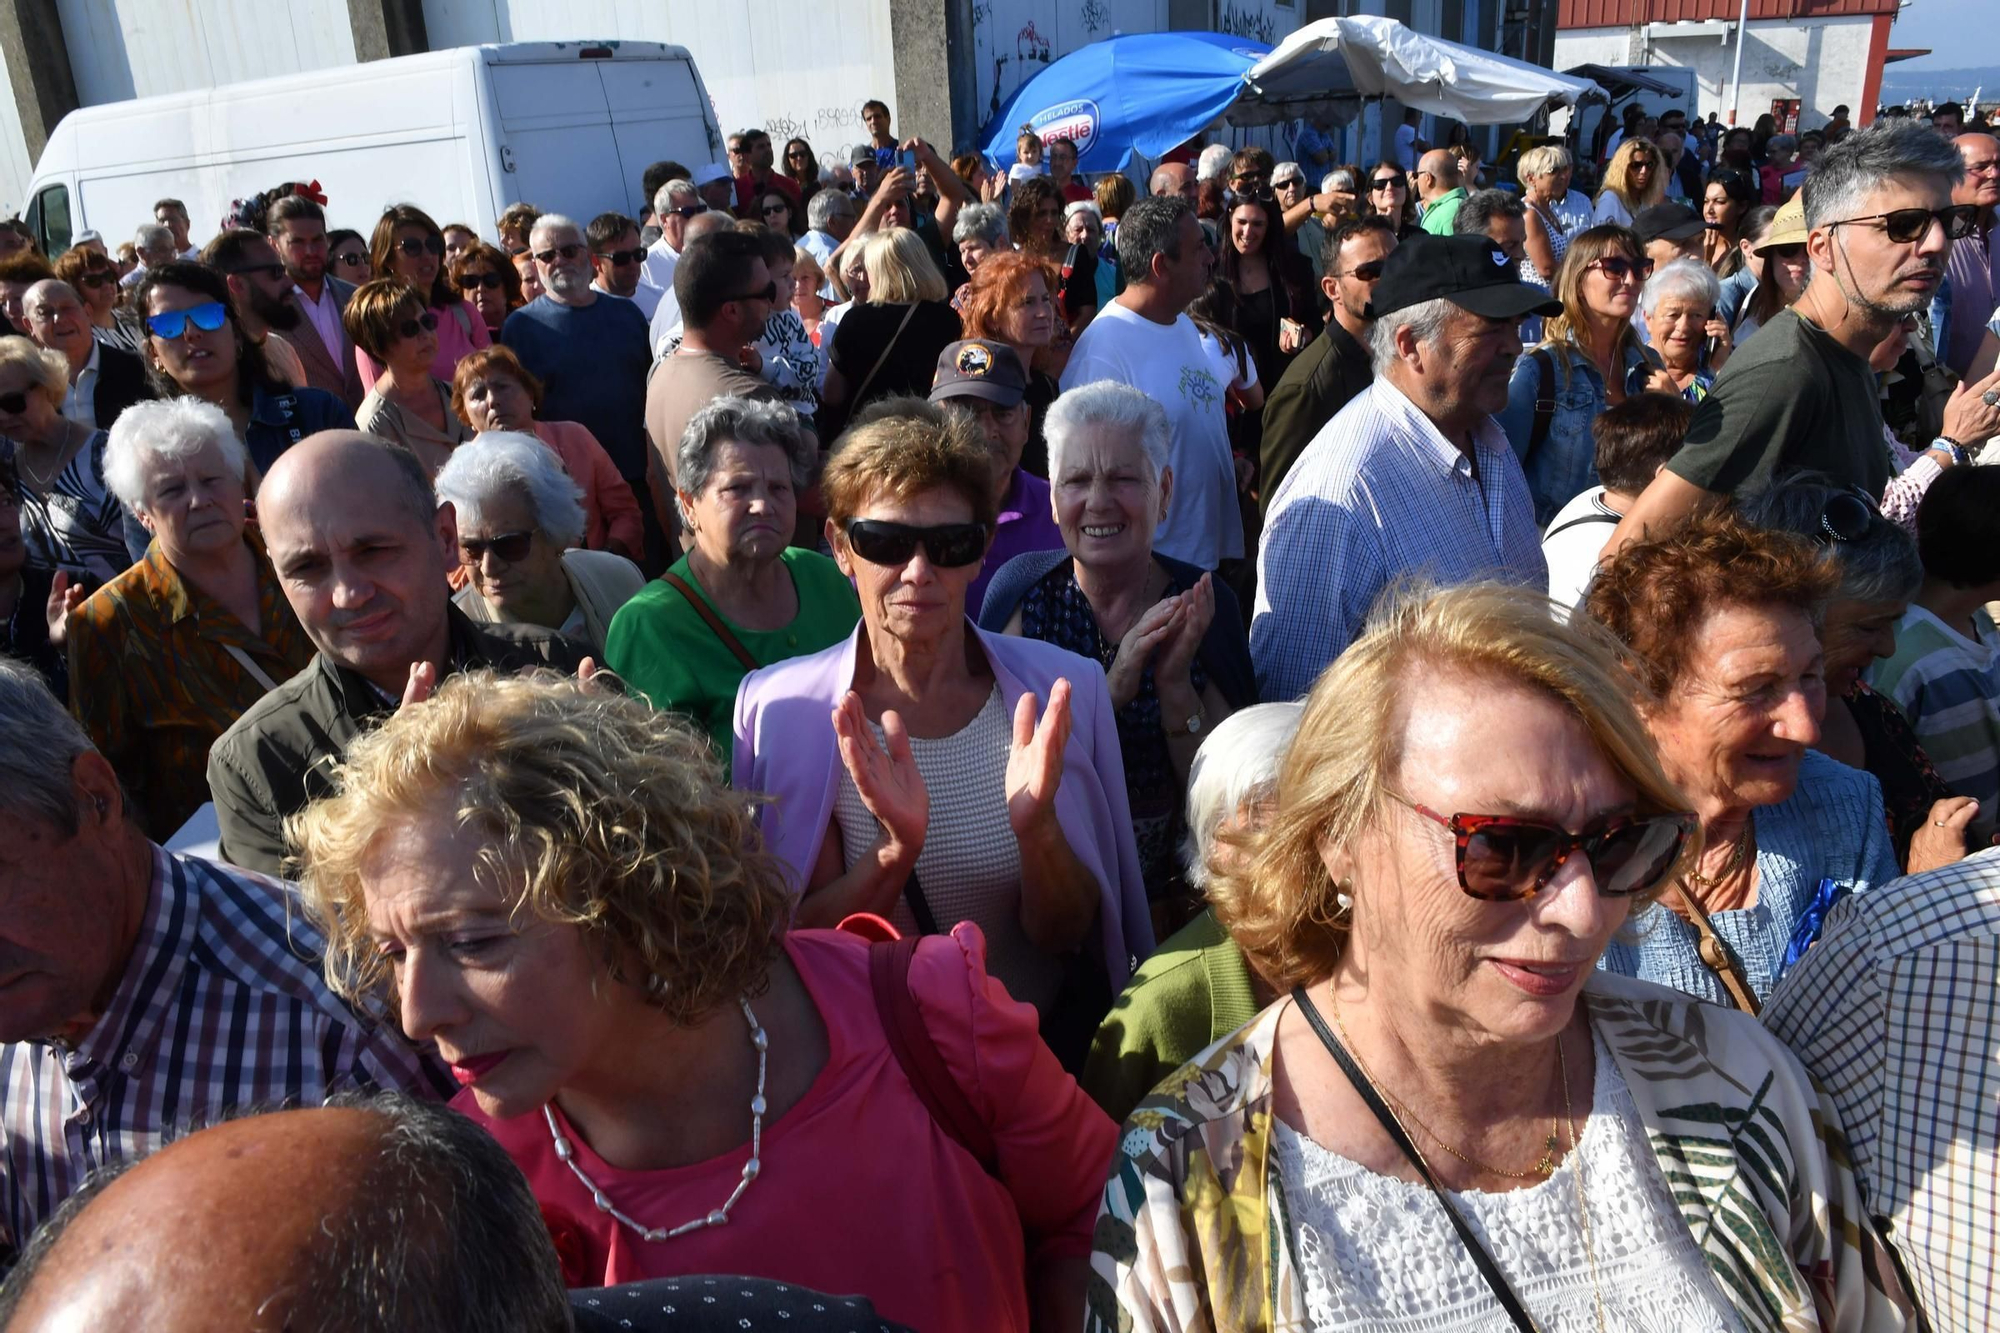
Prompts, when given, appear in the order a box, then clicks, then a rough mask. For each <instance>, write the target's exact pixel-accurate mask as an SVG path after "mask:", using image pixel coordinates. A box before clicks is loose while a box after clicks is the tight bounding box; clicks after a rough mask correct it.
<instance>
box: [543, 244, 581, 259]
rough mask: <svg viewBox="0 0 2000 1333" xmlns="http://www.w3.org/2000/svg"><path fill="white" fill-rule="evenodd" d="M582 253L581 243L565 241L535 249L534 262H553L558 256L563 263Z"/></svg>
mask: <svg viewBox="0 0 2000 1333" xmlns="http://www.w3.org/2000/svg"><path fill="white" fill-rule="evenodd" d="M582 253H583V245H582V244H581V243H580V242H577V241H566V242H564V243H563V244H562V245H552V246H550V247H549V248H548V249H546V250H537V251H535V262H536V263H539V264H553V263H555V262H556V260H557V259H558V258H561V259H562V260H563V261H564V262H565V263H567V262H568V261H570V260H572V259H575V258H576V257H577V256H578V255H580V254H582Z"/></svg>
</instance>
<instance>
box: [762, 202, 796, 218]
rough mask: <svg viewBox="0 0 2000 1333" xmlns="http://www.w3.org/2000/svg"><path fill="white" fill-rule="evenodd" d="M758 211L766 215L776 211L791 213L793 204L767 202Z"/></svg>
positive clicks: (768, 215)
mask: <svg viewBox="0 0 2000 1333" xmlns="http://www.w3.org/2000/svg"><path fill="white" fill-rule="evenodd" d="M758 211H759V212H760V213H762V214H763V215H764V216H765V217H770V216H771V215H772V214H774V213H789V212H791V211H792V206H791V205H790V204H766V205H764V207H763V208H761V209H759V210H758Z"/></svg>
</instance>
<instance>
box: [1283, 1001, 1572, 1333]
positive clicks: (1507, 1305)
mask: <svg viewBox="0 0 2000 1333" xmlns="http://www.w3.org/2000/svg"><path fill="white" fill-rule="evenodd" d="M1292 1000H1293V1002H1294V1003H1296V1004H1297V1005H1298V1006H1299V1012H1300V1013H1302V1014H1304V1015H1305V1019H1306V1023H1307V1024H1308V1025H1309V1026H1310V1027H1311V1028H1312V1030H1313V1035H1314V1036H1316V1037H1318V1038H1319V1040H1320V1045H1322V1046H1324V1047H1326V1052H1327V1054H1328V1055H1331V1056H1332V1057H1333V1062H1334V1063H1335V1064H1337V1065H1339V1066H1340V1072H1341V1073H1343V1074H1345V1075H1347V1081H1348V1082H1349V1083H1352V1084H1353V1085H1354V1091H1355V1092H1357V1093H1359V1094H1360V1096H1361V1100H1362V1101H1364V1102H1366V1103H1367V1104H1368V1109H1369V1110H1370V1111H1373V1112H1374V1113H1375V1119H1376V1120H1377V1121H1379V1122H1380V1123H1381V1125H1382V1128H1383V1130H1385V1131H1386V1132H1387V1133H1388V1135H1389V1138H1390V1139H1391V1141H1393V1142H1394V1143H1395V1145H1396V1147H1398V1148H1399V1149H1401V1150H1402V1153H1403V1156H1405V1157H1407V1158H1408V1159H1409V1160H1410V1164H1411V1165H1412V1166H1414V1167H1416V1168H1417V1174H1418V1175H1420V1176H1422V1177H1423V1180H1424V1184H1426V1185H1428V1186H1430V1190H1431V1195H1432V1197H1433V1198H1435V1199H1436V1200H1437V1201H1438V1207H1440V1208H1442V1209H1444V1215H1445V1217H1446V1218H1448V1219H1449V1220H1450V1221H1451V1229H1452V1230H1453V1231H1456V1232H1457V1233H1458V1238H1459V1240H1460V1241H1462V1242H1463V1243H1464V1245H1465V1249H1466V1253H1467V1254H1469V1255H1471V1256H1472V1263H1473V1266H1474V1267H1475V1268H1477V1269H1478V1270H1479V1276H1481V1277H1483V1278H1485V1279H1486V1285H1487V1286H1489V1287H1491V1288H1492V1289H1493V1298H1494V1299H1495V1300H1497V1301H1499V1302H1500V1308H1501V1309H1503V1310H1505V1311H1506V1312H1507V1317H1508V1318H1509V1319H1511V1320H1512V1321H1513V1322H1514V1327H1515V1328H1518V1329H1520V1330H1521V1333H1539V1330H1538V1329H1537V1327H1536V1325H1535V1321H1534V1319H1533V1318H1532V1317H1531V1316H1530V1315H1529V1314H1528V1312H1527V1310H1526V1309H1524V1308H1523V1307H1522V1305H1521V1298H1520V1297H1518V1296H1516V1295H1515V1294H1514V1289H1513V1288H1512V1287H1510V1286H1508V1285H1507V1279H1506V1277H1505V1275H1504V1274H1502V1273H1501V1272H1500V1266H1499V1265H1498V1264H1496V1263H1494V1262H1493V1256H1492V1255H1490V1254H1488V1253H1487V1252H1486V1247H1485V1246H1484V1245H1482V1244H1480V1243H1479V1237H1477V1236H1475V1235H1473V1234H1472V1228H1471V1227H1470V1226H1468V1225H1466V1221H1465V1218H1464V1217H1462V1216H1460V1215H1459V1211H1458V1209H1457V1208H1456V1207H1454V1206H1453V1205H1452V1202H1451V1199H1450V1197H1449V1196H1448V1195H1446V1194H1445V1192H1444V1187H1443V1186H1442V1185H1440V1184H1438V1182H1437V1177H1436V1176H1434V1175H1432V1174H1431V1169H1430V1167H1429V1165H1428V1164H1426V1163H1425V1161H1424V1159H1423V1157H1422V1156H1421V1155H1420V1154H1419V1153H1418V1152H1417V1147H1416V1145H1415V1144H1413V1143H1411V1142H1410V1136H1409V1135H1408V1134H1405V1133H1404V1132H1403V1127H1402V1125H1401V1124H1399V1123H1398V1122H1397V1120H1396V1117H1395V1116H1393V1115H1391V1114H1390V1112H1389V1108H1388V1107H1387V1106H1386V1105H1384V1104H1383V1101H1382V1097H1381V1094H1379V1093H1377V1092H1376V1091H1375V1085H1374V1084H1372V1083H1370V1082H1369V1081H1368V1076H1367V1075H1365V1074H1363V1073H1362V1072H1361V1068H1360V1066H1358V1065H1356V1064H1355V1063H1354V1057H1353V1056H1351V1055H1349V1054H1348V1053H1347V1048H1346V1047H1344V1046H1342V1045H1341V1044H1340V1043H1339V1042H1338V1041H1335V1040H1334V1037H1333V1033H1332V1032H1330V1031H1328V1030H1327V1026H1326V1020H1325V1019H1323V1018H1321V1017H1320V1016H1319V1010H1318V1009H1316V1008H1314V1007H1313V1002H1312V1001H1311V1000H1310V999H1308V998H1306V992H1305V988H1304V987H1303V986H1301V987H1299V988H1297V989H1295V990H1294V991H1293V992H1292Z"/></svg>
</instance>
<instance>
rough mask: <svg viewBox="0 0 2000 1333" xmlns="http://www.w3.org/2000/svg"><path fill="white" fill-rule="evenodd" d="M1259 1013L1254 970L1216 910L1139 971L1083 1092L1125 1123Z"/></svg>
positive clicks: (1096, 1046)
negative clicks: (1171, 1078) (1174, 1076)
mask: <svg viewBox="0 0 2000 1333" xmlns="http://www.w3.org/2000/svg"><path fill="white" fill-rule="evenodd" d="M1256 1016H1257V999H1256V995H1255V993H1254V992H1253V991H1252V990H1251V987H1250V967H1249V965H1248V964H1247V963H1245V962H1244V961H1243V951H1242V950H1241V949H1239V948H1237V947H1236V942H1235V941H1234V940H1232V939H1230V938H1229V933H1228V932H1227V931H1225V930H1224V929H1223V928H1222V923H1221V922H1219V921H1217V920H1216V919H1215V910H1214V909H1213V908H1210V909H1209V910H1207V911H1205V912H1203V913H1202V914H1201V915H1200V916H1198V917H1196V918H1195V919H1194V920H1192V921H1190V922H1188V924H1187V925H1185V926H1183V927H1182V928H1181V929H1180V930H1179V931H1178V932H1177V933H1176V934H1175V935H1174V936H1173V938H1171V939H1169V940H1168V941H1167V942H1166V943H1165V944H1162V945H1161V946H1160V947H1159V950H1158V952H1156V953H1154V954H1153V956H1152V957H1151V958H1148V959H1147V960H1146V961H1145V963H1144V964H1142V965H1141V966H1140V968H1139V970H1138V971H1137V972H1136V973H1134V974H1133V976H1132V984H1131V985H1129V986H1127V987H1126V988H1125V993H1124V994H1123V995H1120V996H1119V997H1118V1003H1117V1004H1115V1005H1113V1006H1112V1007H1111V1013H1110V1014H1109V1015H1108V1016H1107V1017H1106V1018H1105V1020H1104V1025H1103V1026H1102V1027H1100V1028H1098V1029H1097V1037H1096V1038H1095V1040H1093V1041H1092V1042H1091V1044H1090V1058H1089V1059H1088V1060H1087V1061H1085V1062H1084V1066H1083V1078H1082V1080H1081V1081H1082V1084H1083V1090H1084V1091H1085V1092H1086V1093H1088V1094H1089V1095H1090V1098H1091V1100H1092V1101H1094V1102H1096V1103H1097V1104H1098V1105H1099V1106H1101V1107H1103V1108H1104V1113H1105V1114H1106V1115H1108V1116H1110V1117H1111V1118H1112V1119H1113V1120H1116V1121H1118V1122H1120V1123H1121V1124H1122V1123H1123V1122H1124V1120H1125V1117H1126V1116H1128V1115H1130V1114H1131V1112H1132V1108H1133V1107H1135V1106H1137V1105H1138V1104H1139V1102H1140V1101H1141V1100H1142V1099H1143V1098H1144V1097H1145V1096H1146V1094H1147V1093H1149V1092H1151V1091H1152V1090H1153V1089H1154V1088H1155V1087H1156V1086H1158V1084H1159V1082H1160V1080H1162V1079H1164V1078H1165V1077H1166V1076H1167V1075H1169V1074H1171V1073H1173V1072H1174V1071H1175V1070H1176V1069H1179V1068H1180V1067H1181V1066H1182V1065H1184V1064H1186V1063H1187V1062H1188V1061H1189V1060H1192V1059H1193V1058H1194V1057H1195V1056H1196V1055H1199V1054H1200V1053H1201V1052H1202V1051H1204V1050H1206V1049H1208V1047H1210V1046H1211V1045H1213V1044H1214V1043H1215V1042H1217V1041H1219V1040H1221V1039H1222V1038H1223V1037H1226V1036H1228V1035H1229V1034H1230V1033H1232V1032H1234V1031H1236V1029H1238V1028H1240V1027H1242V1026H1243V1025H1244V1024H1245V1023H1248V1022H1249V1021H1250V1020H1251V1019H1253V1018H1255V1017H1256Z"/></svg>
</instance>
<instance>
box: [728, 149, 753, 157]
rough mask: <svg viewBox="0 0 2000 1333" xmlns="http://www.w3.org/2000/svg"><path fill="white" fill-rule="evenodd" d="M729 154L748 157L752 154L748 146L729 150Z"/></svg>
mask: <svg viewBox="0 0 2000 1333" xmlns="http://www.w3.org/2000/svg"><path fill="white" fill-rule="evenodd" d="M729 155H730V156H731V157H748V156H750V150H749V149H748V148H732V149H730V150H729Z"/></svg>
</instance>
